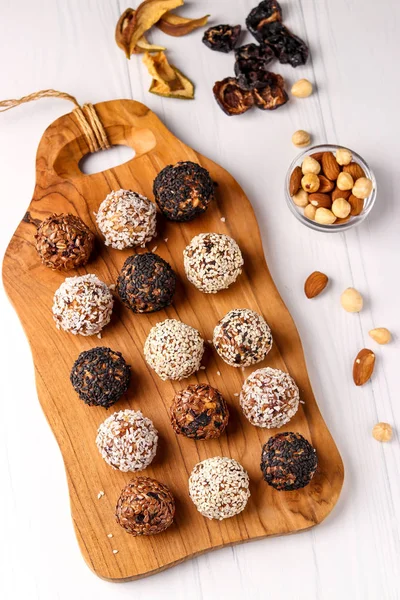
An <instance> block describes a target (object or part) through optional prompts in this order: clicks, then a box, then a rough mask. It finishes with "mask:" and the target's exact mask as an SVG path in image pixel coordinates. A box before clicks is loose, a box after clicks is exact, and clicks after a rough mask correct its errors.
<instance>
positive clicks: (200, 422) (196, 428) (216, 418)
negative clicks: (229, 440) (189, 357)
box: [170, 383, 229, 440]
mask: <svg viewBox="0 0 400 600" xmlns="http://www.w3.org/2000/svg"><path fill="white" fill-rule="evenodd" d="M170 415H171V424H172V427H173V430H174V431H175V433H177V434H182V435H185V436H186V437H188V438H192V439H194V440H210V439H214V438H218V437H219V436H220V435H221V434H222V433H223V432H224V430H225V428H226V426H227V424H228V419H229V412H228V406H227V404H226V402H225V400H224V398H223V397H222V395H221V394H220V392H219V391H218V390H216V389H215V388H213V387H211V385H207V384H206V383H198V384H196V385H189V386H188V387H187V388H185V389H184V390H181V391H180V392H178V393H177V394H176V395H175V398H174V401H173V403H172V404H171V408H170Z"/></svg>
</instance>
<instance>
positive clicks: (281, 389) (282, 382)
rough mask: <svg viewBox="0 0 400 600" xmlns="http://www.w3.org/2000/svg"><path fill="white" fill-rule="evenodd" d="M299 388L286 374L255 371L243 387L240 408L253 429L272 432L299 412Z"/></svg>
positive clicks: (266, 370) (271, 371)
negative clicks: (265, 429) (253, 426)
mask: <svg viewBox="0 0 400 600" xmlns="http://www.w3.org/2000/svg"><path fill="white" fill-rule="evenodd" d="M299 401H300V395H299V388H298V387H297V385H296V384H295V382H294V380H293V379H292V377H291V376H290V375H289V373H284V372H283V371H280V370H279V369H271V368H270V367H267V368H265V369H258V370H257V371H254V372H253V373H252V374H251V375H249V377H248V378H247V379H246V381H245V382H244V384H243V387H242V391H241V393H240V406H241V407H242V410H243V413H244V416H245V417H246V418H247V419H248V420H249V421H250V423H251V424H252V425H255V426H256V427H266V428H267V429H273V428H275V427H282V425H285V424H286V423H288V422H289V421H290V419H291V418H292V417H293V416H294V415H295V414H296V412H297V409H298V408H299Z"/></svg>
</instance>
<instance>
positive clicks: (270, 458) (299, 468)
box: [261, 432, 318, 492]
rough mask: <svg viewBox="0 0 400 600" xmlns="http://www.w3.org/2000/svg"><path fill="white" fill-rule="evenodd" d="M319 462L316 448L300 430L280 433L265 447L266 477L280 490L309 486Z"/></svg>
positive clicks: (262, 460)
mask: <svg viewBox="0 0 400 600" xmlns="http://www.w3.org/2000/svg"><path fill="white" fill-rule="evenodd" d="M317 465H318V459H317V453H316V450H315V448H313V447H312V446H311V444H310V443H309V442H308V441H307V440H306V439H305V438H303V436H302V435H300V433H291V432H285V433H277V434H276V435H274V436H273V437H271V438H269V440H268V442H267V443H266V444H264V446H263V449H262V453H261V471H262V473H263V475H264V479H265V481H266V482H267V483H268V485H271V486H272V487H273V488H275V489H276V490H279V491H286V492H288V491H291V490H299V489H300V488H303V487H305V486H306V485H308V484H309V483H310V481H311V479H312V478H313V477H314V473H315V471H316V469H317Z"/></svg>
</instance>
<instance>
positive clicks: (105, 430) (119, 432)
mask: <svg viewBox="0 0 400 600" xmlns="http://www.w3.org/2000/svg"><path fill="white" fill-rule="evenodd" d="M157 442H158V432H157V429H156V428H155V427H154V425H153V421H151V420H150V419H148V418H147V417H144V416H143V415H142V413H141V412H140V411H137V412H136V411H134V410H129V409H127V410H121V411H119V412H115V413H114V414H112V415H111V416H110V417H108V419H106V420H105V421H103V423H102V424H101V425H100V427H99V429H98V431H97V437H96V445H97V448H98V450H99V452H100V454H101V455H102V457H103V458H104V460H105V461H106V463H108V464H109V465H110V466H111V467H112V468H113V469H119V470H120V471H124V472H126V471H142V470H143V469H146V467H148V466H149V464H150V463H151V461H152V460H153V458H154V457H155V455H156V451H157Z"/></svg>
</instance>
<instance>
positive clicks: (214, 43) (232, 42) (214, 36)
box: [203, 25, 242, 53]
mask: <svg viewBox="0 0 400 600" xmlns="http://www.w3.org/2000/svg"><path fill="white" fill-rule="evenodd" d="M241 31H242V28H241V26H240V25H234V26H232V25H215V27H210V28H209V29H207V31H205V32H204V35H203V44H205V45H206V46H207V48H210V49H211V50H216V51H217V52H225V53H228V52H230V51H231V50H233V48H234V47H235V46H236V44H237V41H238V39H239V36H240V32H241Z"/></svg>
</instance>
